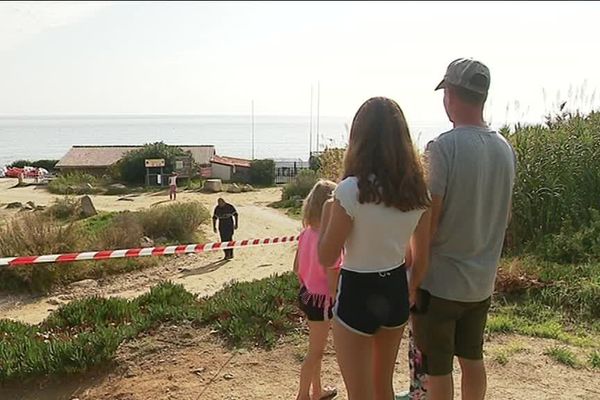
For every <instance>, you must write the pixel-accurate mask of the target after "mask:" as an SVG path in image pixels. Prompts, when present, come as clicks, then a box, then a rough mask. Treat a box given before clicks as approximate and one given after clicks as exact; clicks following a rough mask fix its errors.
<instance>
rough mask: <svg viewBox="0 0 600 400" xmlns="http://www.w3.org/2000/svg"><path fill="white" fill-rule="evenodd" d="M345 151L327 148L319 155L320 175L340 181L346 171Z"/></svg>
mask: <svg viewBox="0 0 600 400" xmlns="http://www.w3.org/2000/svg"><path fill="white" fill-rule="evenodd" d="M345 151H346V150H345V149H334V148H327V149H325V150H324V151H323V153H321V155H320V156H319V176H320V177H322V178H324V179H329V180H331V181H334V182H338V181H339V180H340V179H341V178H342V175H343V173H344V153H345Z"/></svg>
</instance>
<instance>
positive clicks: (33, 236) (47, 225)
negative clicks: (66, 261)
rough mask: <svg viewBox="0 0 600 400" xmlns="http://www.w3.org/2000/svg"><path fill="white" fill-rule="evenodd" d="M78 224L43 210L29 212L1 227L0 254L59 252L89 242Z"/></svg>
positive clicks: (8, 255) (21, 254)
mask: <svg viewBox="0 0 600 400" xmlns="http://www.w3.org/2000/svg"><path fill="white" fill-rule="evenodd" d="M82 237H83V235H82V231H81V229H80V228H79V227H77V226H76V225H75V224H73V223H70V224H67V225H64V224H61V223H58V222H57V221H54V220H52V219H49V218H47V217H46V216H44V215H41V214H25V215H23V216H22V217H21V218H16V219H13V220H11V221H9V222H8V223H7V224H6V225H5V226H2V227H0V256H1V257H14V256H26V255H40V254H55V253H63V252H72V251H77V250H79V249H81V248H82V245H83V246H85V242H84V241H83V239H82Z"/></svg>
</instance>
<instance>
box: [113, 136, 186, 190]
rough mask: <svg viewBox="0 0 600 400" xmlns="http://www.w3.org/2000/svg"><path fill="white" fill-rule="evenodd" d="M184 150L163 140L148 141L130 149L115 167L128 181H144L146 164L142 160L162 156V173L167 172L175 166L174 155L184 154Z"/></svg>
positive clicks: (123, 178) (122, 177) (121, 176)
mask: <svg viewBox="0 0 600 400" xmlns="http://www.w3.org/2000/svg"><path fill="white" fill-rule="evenodd" d="M184 155H186V152H185V151H183V150H182V149H181V148H179V147H176V146H169V145H167V144H165V143H163V142H156V143H148V144H145V145H144V146H143V147H142V148H140V149H136V150H131V151H129V152H127V154H125V156H124V157H123V158H122V159H121V160H120V161H119V162H118V164H117V169H118V171H119V175H120V178H121V179H122V180H124V181H125V182H129V183H138V184H139V183H144V181H145V178H146V166H145V163H144V160H146V159H149V158H164V160H165V167H164V170H163V171H164V173H166V174H169V173H171V172H172V171H173V169H174V168H175V157H177V156H184Z"/></svg>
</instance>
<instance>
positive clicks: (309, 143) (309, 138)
mask: <svg viewBox="0 0 600 400" xmlns="http://www.w3.org/2000/svg"><path fill="white" fill-rule="evenodd" d="M312 128H313V85H310V131H309V132H310V133H309V137H308V158H309V159H310V157H311V156H312V138H313V130H312Z"/></svg>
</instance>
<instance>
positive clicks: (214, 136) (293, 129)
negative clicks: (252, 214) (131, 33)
mask: <svg viewBox="0 0 600 400" xmlns="http://www.w3.org/2000/svg"><path fill="white" fill-rule="evenodd" d="M350 124H351V118H344V117H327V116H321V117H320V118H319V120H318V127H317V121H316V118H313V121H312V127H311V119H310V117H308V116H255V117H254V124H253V123H252V117H251V116H250V115H237V116H236V115H228V116H223V115H218V116H217V115H202V116H197V115H195V116H179V115H178V116H156V115H141V116H140V115H136V116H129V115H128V116H123V115H119V116H27V117H24V116H18V117H7V116H3V117H0V166H3V165H7V164H10V163H11V162H13V161H15V160H21V159H25V160H39V159H60V158H61V157H62V156H63V155H65V153H66V152H67V151H68V150H69V148H70V147H71V146H73V145H141V144H145V143H153V142H158V141H162V142H165V143H167V144H170V145H214V146H215V150H216V153H217V154H218V155H222V156H230V157H240V158H248V159H251V158H257V159H260V158H273V159H302V160H307V159H308V156H309V152H310V151H311V149H312V151H316V150H317V143H318V146H319V149H320V150H322V149H324V148H325V147H327V146H329V147H339V146H345V144H346V143H347V140H348V133H349V127H350ZM410 128H411V134H412V135H413V140H414V141H415V142H416V143H417V145H418V146H419V147H421V148H422V147H423V146H424V145H425V144H426V143H427V141H428V140H430V139H432V138H433V137H435V136H436V135H437V134H439V133H441V132H442V131H444V130H446V129H448V128H449V126H445V125H444V126H431V125H426V124H416V125H413V126H411V127H410ZM317 129H318V136H317ZM311 131H312V135H311ZM311 136H312V140H311ZM317 137H318V139H319V140H318V141H317Z"/></svg>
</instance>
